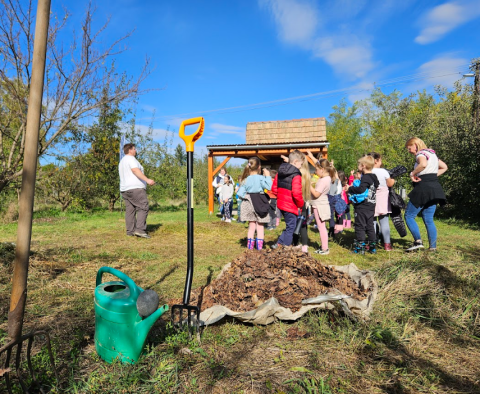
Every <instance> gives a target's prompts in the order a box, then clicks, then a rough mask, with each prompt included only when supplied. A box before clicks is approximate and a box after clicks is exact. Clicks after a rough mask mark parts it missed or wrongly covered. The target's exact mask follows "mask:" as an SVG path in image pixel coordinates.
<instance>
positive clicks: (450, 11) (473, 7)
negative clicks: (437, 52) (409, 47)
mask: <svg viewBox="0 0 480 394" xmlns="http://www.w3.org/2000/svg"><path fill="white" fill-rule="evenodd" d="M479 16H480V0H463V1H462V0H460V1H452V2H449V3H444V4H441V5H439V6H436V7H434V8H432V9H431V10H430V11H429V12H428V13H427V14H426V15H425V16H424V18H423V24H424V26H423V29H422V31H421V32H420V34H419V35H418V36H417V37H416V38H415V42H416V43H418V44H422V45H424V44H430V43H432V42H435V41H438V40H440V39H441V38H442V37H443V36H444V35H445V34H447V33H448V32H450V31H452V30H453V29H455V28H457V27H458V26H460V25H462V24H464V23H466V22H469V21H471V20H473V19H475V18H478V17H479Z"/></svg>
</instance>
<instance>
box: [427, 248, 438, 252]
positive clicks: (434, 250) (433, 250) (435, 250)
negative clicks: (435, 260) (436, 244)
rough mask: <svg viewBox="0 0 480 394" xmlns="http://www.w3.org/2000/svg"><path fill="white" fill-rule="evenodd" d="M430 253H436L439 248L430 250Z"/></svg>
mask: <svg viewBox="0 0 480 394" xmlns="http://www.w3.org/2000/svg"><path fill="white" fill-rule="evenodd" d="M428 251H429V252H430V253H436V252H437V248H428Z"/></svg>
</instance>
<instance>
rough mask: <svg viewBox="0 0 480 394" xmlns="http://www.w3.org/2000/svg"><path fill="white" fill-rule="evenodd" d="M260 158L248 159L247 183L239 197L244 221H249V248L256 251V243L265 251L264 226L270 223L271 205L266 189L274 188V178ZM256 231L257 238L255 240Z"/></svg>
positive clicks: (242, 186) (240, 189) (239, 191)
mask: <svg viewBox="0 0 480 394" xmlns="http://www.w3.org/2000/svg"><path fill="white" fill-rule="evenodd" d="M261 172H262V166H261V162H260V159H259V158H258V157H256V156H255V157H251V158H250V159H248V163H247V166H246V167H245V170H244V171H243V174H242V179H245V182H244V183H243V184H242V185H241V186H240V188H239V189H238V195H239V197H241V198H242V211H241V213H240V215H241V217H240V218H241V220H242V221H248V234H247V248H248V249H255V243H256V245H257V249H258V250H262V249H263V241H264V236H265V229H264V225H265V224H266V223H268V222H269V221H270V216H269V215H268V211H269V208H270V203H269V200H268V198H267V196H266V195H265V192H264V189H267V190H270V188H271V187H272V178H271V177H270V171H268V170H267V169H266V168H264V169H263V175H260V174H261ZM255 231H256V232H257V238H255Z"/></svg>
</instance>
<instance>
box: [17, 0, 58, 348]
mask: <svg viewBox="0 0 480 394" xmlns="http://www.w3.org/2000/svg"><path fill="white" fill-rule="evenodd" d="M49 19H50V0H38V5H37V18H36V26H35V42H34V45H33V62H32V79H31V83H30V92H29V95H28V112H27V128H26V131H25V155H24V157H25V159H24V161H23V174H22V189H21V194H20V200H19V210H18V211H19V217H18V229H17V247H16V250H15V261H14V267H13V283H12V297H11V300H10V311H9V312H8V335H9V337H10V338H12V339H13V340H17V339H20V337H21V336H22V327H23V316H24V314H25V303H26V300H27V277H28V262H29V256H30V242H31V236H32V217H33V200H34V196H35V180H36V175H37V158H38V157H37V155H38V135H39V130H40V115H41V109H42V97H43V82H44V76H45V59H46V53H47V37H48V24H49Z"/></svg>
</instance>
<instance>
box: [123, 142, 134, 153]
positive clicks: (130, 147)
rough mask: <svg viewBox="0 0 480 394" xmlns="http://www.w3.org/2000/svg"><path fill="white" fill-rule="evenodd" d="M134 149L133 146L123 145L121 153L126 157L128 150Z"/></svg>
mask: <svg viewBox="0 0 480 394" xmlns="http://www.w3.org/2000/svg"><path fill="white" fill-rule="evenodd" d="M132 148H135V144H125V145H123V153H125V154H126V155H128V152H130V149H132Z"/></svg>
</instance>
